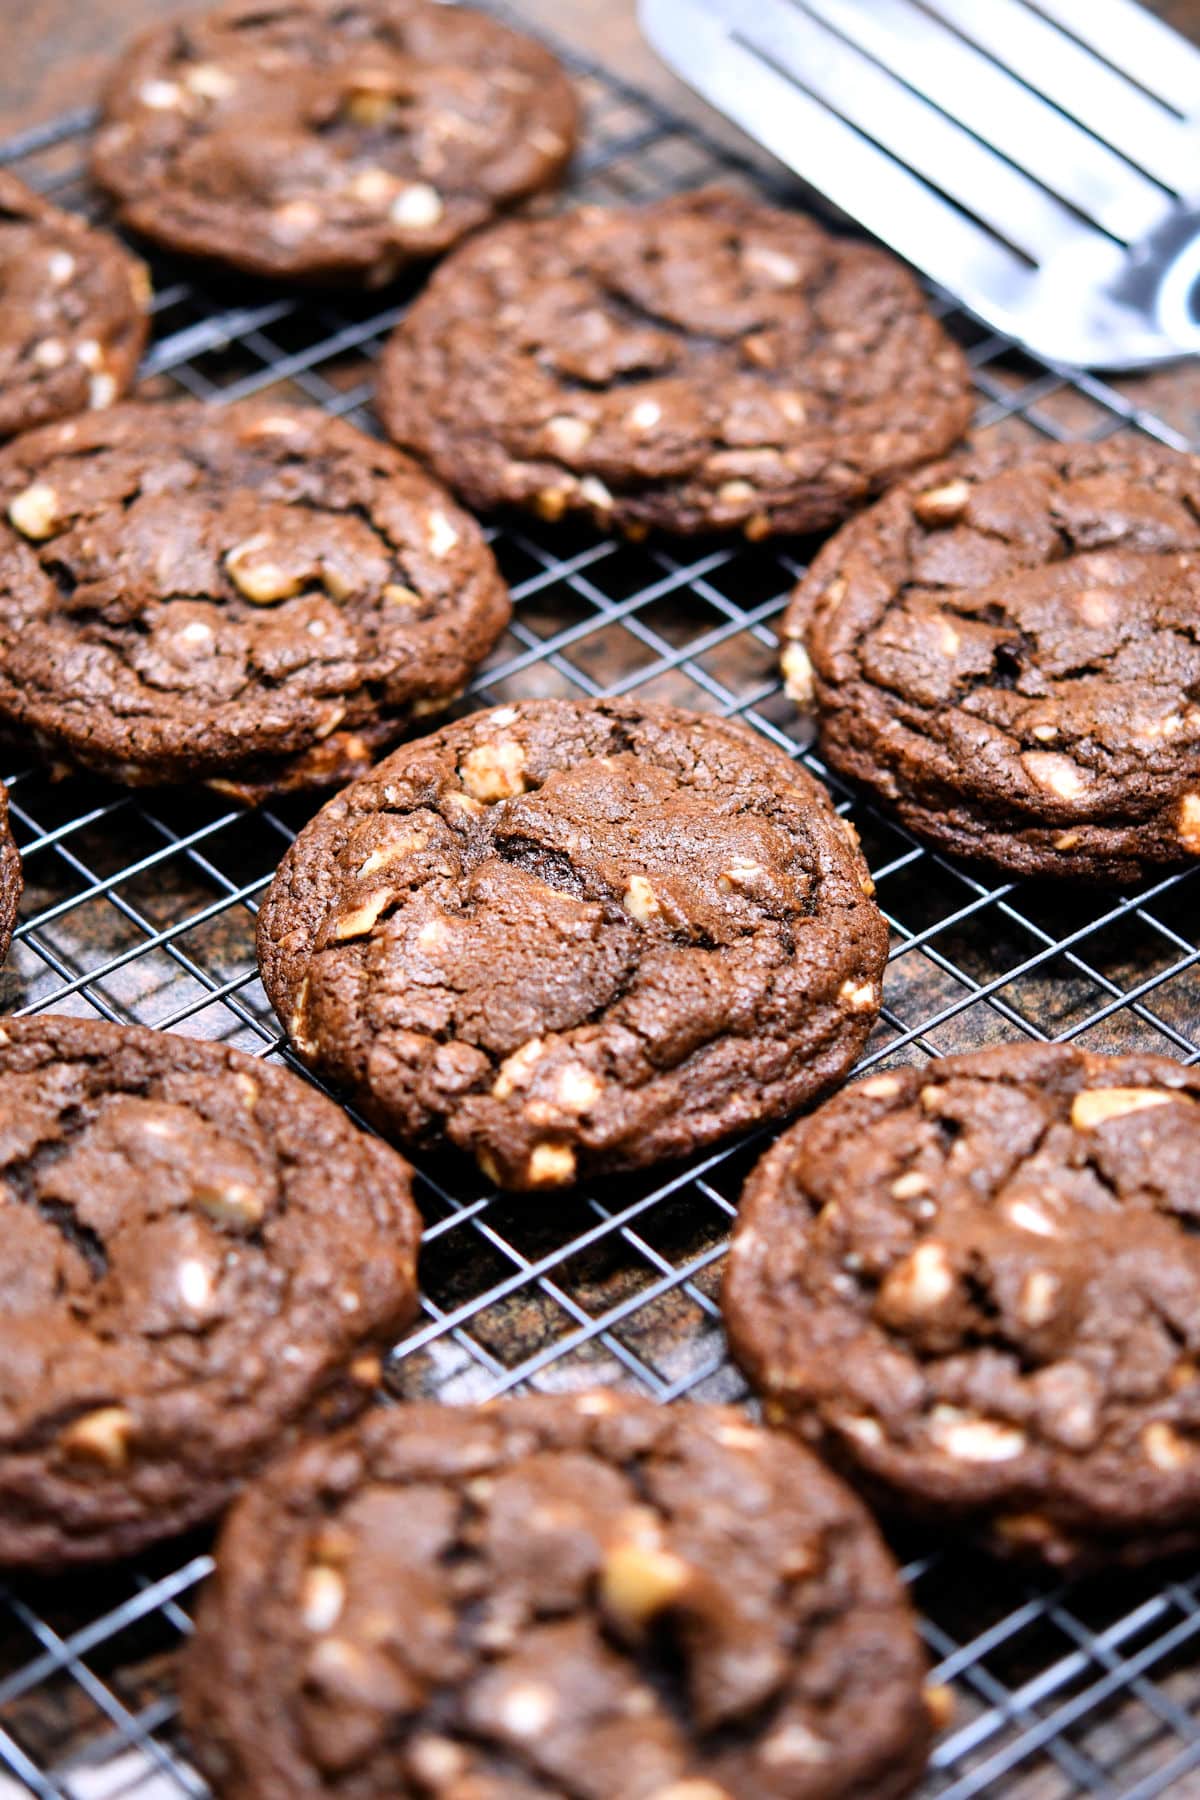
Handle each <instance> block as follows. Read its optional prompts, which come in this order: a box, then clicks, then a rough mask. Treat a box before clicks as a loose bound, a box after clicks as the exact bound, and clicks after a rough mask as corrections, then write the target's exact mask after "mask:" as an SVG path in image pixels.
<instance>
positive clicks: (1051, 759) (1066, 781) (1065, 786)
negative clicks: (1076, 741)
mask: <svg viewBox="0 0 1200 1800" xmlns="http://www.w3.org/2000/svg"><path fill="white" fill-rule="evenodd" d="M1021 764H1022V767H1023V768H1024V770H1025V773H1026V774H1027V775H1028V776H1029V779H1030V780H1031V781H1034V782H1036V783H1037V785H1038V787H1040V788H1045V789H1046V791H1047V792H1048V793H1051V794H1057V796H1058V798H1059V799H1060V800H1078V798H1079V796H1080V794H1082V793H1083V791H1084V789H1085V787H1086V786H1087V783H1086V781H1085V779H1084V775H1083V771H1082V769H1081V768H1080V767H1079V764H1078V763H1075V762H1072V761H1071V758H1070V757H1069V756H1060V755H1058V753H1057V752H1056V751H1053V750H1026V751H1025V753H1024V754H1023V756H1022V757H1021Z"/></svg>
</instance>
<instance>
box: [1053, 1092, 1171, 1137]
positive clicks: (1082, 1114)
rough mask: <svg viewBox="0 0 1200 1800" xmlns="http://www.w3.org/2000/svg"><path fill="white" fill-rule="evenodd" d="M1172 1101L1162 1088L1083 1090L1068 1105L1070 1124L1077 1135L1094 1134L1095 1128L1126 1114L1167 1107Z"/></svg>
mask: <svg viewBox="0 0 1200 1800" xmlns="http://www.w3.org/2000/svg"><path fill="white" fill-rule="evenodd" d="M1171 1098H1172V1096H1171V1095H1170V1094H1166V1093H1164V1092H1163V1090H1162V1088H1085V1089H1084V1091H1083V1093H1082V1094H1076V1096H1075V1098H1074V1100H1073V1101H1072V1102H1071V1123H1072V1125H1074V1127H1075V1129H1076V1131H1094V1130H1095V1129H1096V1127H1097V1125H1103V1124H1105V1123H1106V1122H1107V1121H1108V1120H1109V1119H1120V1118H1122V1117H1124V1115H1125V1114H1126V1113H1133V1112H1144V1111H1145V1110H1146V1108H1147V1107H1151V1106H1167V1105H1169V1104H1170V1101H1171Z"/></svg>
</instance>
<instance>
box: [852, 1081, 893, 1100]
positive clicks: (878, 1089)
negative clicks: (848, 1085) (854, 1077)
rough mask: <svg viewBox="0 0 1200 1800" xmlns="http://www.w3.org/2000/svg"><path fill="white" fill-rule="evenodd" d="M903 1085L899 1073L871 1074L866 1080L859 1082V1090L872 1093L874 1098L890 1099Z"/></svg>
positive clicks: (861, 1092) (863, 1092)
mask: <svg viewBox="0 0 1200 1800" xmlns="http://www.w3.org/2000/svg"><path fill="white" fill-rule="evenodd" d="M903 1085H904V1083H903V1082H902V1081H901V1079H900V1077H899V1075H870V1076H868V1077H867V1079H866V1081H860V1082H859V1084H858V1092H859V1093H860V1094H870V1095H871V1096H872V1098H873V1099H879V1100H890V1099H891V1098H892V1096H893V1095H894V1094H898V1093H899V1092H900V1089H901V1088H902V1087H903Z"/></svg>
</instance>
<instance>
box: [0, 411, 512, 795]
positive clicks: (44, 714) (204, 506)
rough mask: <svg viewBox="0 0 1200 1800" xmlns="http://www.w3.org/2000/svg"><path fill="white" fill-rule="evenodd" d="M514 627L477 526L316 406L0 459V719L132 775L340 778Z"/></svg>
mask: <svg viewBox="0 0 1200 1800" xmlns="http://www.w3.org/2000/svg"><path fill="white" fill-rule="evenodd" d="M508 617H509V604H508V597H507V593H506V591H505V588H504V584H503V582H502V581H501V580H500V576H499V574H498V573H497V570H496V565H495V562H494V560H493V558H492V555H491V552H490V551H489V550H488V548H487V546H486V544H485V543H484V541H483V536H482V534H481V532H480V530H479V528H478V526H477V525H476V524H475V522H474V520H473V519H470V518H468V517H467V515H466V514H465V513H463V512H460V511H459V509H458V508H457V507H456V506H455V505H454V504H453V503H452V502H451V500H450V499H449V497H448V495H446V494H445V493H444V492H443V490H442V489H441V488H440V487H438V486H437V484H436V483H435V482H433V481H431V480H430V479H429V478H428V477H427V476H425V475H423V474H422V473H421V471H420V470H419V469H417V468H415V467H414V465H413V464H412V463H410V462H409V461H408V460H407V458H405V457H403V456H400V455H399V454H398V453H397V452H396V451H394V450H392V449H391V448H390V447H389V446H387V445H383V444H378V443H376V442H375V441H374V440H373V439H371V438H368V437H366V436H364V435H363V433H362V432H359V431H355V430H354V429H353V427H352V426H350V425H347V424H344V423H343V422H341V421H340V420H337V419H331V418H328V417H327V416H326V415H325V414H324V413H322V412H318V411H317V410H315V409H312V408H308V409H300V408H295V407H283V406H273V405H269V404H264V403H263V402H246V403H243V404H241V405H239V406H231V407H229V408H228V409H218V408H216V407H210V406H204V405H202V404H200V403H198V402H195V401H185V402H183V403H181V404H179V405H173V406H162V405H154V404H136V403H131V404H128V405H125V406H121V407H117V408H115V409H114V410H113V411H112V412H110V413H106V414H103V415H99V414H97V415H94V416H89V417H86V418H82V419H77V420H71V421H68V422H66V423H63V424H59V425H48V426H44V427H43V428H42V429H41V430H39V431H34V432H27V433H26V434H25V435H24V436H23V437H20V438H18V439H16V441H15V442H13V443H12V444H9V445H8V446H7V447H6V448H5V449H4V450H3V451H0V718H3V720H4V721H5V722H6V723H7V724H8V725H9V726H10V727H16V728H17V729H19V730H21V731H22V732H25V733H29V734H32V736H33V737H34V739H35V741H36V742H37V743H38V744H39V745H40V747H41V748H42V750H43V751H44V752H46V753H48V754H49V755H50V756H52V757H60V758H62V759H63V760H64V761H65V762H67V763H68V764H81V765H84V766H86V767H88V768H92V769H96V770H98V771H99V772H100V773H101V774H104V775H108V776H110V777H112V778H113V779H115V780H118V781H124V782H129V783H133V784H141V783H154V782H171V781H183V780H186V779H189V778H197V779H207V780H209V781H211V782H212V784H213V785H214V786H218V787H220V788H221V789H222V790H223V791H227V792H230V793H233V794H235V795H237V796H238V797H239V798H243V799H246V800H254V799H257V798H259V797H261V796H262V795H264V794H270V793H274V792H280V791H282V790H285V789H288V788H303V787H319V786H322V785H329V784H332V783H335V782H338V781H348V780H349V779H350V778H351V777H352V776H353V775H356V774H358V773H360V772H361V771H362V770H363V769H364V768H366V767H367V766H368V765H369V764H370V763H371V761H372V760H373V758H374V756H375V754H376V753H377V752H378V751H379V750H380V749H381V748H383V747H385V746H386V745H387V744H389V743H394V742H395V740H396V738H397V737H399V736H400V734H401V732H402V730H403V728H404V725H405V724H406V722H407V721H408V720H409V719H410V718H411V717H412V716H413V715H414V714H418V713H422V712H436V711H439V710H440V709H441V706H442V704H443V703H444V702H446V701H448V700H449V699H451V698H452V697H453V696H454V695H455V694H456V693H458V692H459V690H460V689H461V688H462V687H463V685H464V683H465V682H466V680H467V677H468V675H469V674H470V671H471V669H472V667H473V665H474V664H475V663H476V662H477V661H478V660H479V659H480V657H482V656H483V655H485V654H486V652H487V651H488V650H489V649H490V648H491V646H492V644H493V642H494V641H495V639H496V637H497V636H498V634H499V633H500V631H501V630H502V629H503V627H504V625H505V624H506V623H507V621H508Z"/></svg>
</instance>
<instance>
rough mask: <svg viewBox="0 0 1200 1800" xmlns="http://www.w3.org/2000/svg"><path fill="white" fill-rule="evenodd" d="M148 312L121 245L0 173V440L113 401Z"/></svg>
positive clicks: (143, 283)
mask: <svg viewBox="0 0 1200 1800" xmlns="http://www.w3.org/2000/svg"><path fill="white" fill-rule="evenodd" d="M149 304H150V279H149V276H148V275H147V273H146V270H145V268H144V267H143V265H142V264H141V263H140V262H139V261H138V260H137V258H136V257H134V256H131V255H130V253H129V251H128V250H126V248H125V246H124V245H123V244H121V243H119V242H118V240H117V239H116V238H115V237H112V236H111V235H110V234H109V233H108V232H106V231H97V230H95V229H93V228H92V227H91V226H89V225H88V224H86V223H85V221H84V220H83V219H81V218H78V217H76V215H75V214H73V213H67V212H63V211H62V210H61V209H60V208H59V207H57V206H52V205H51V204H50V202H49V201H48V200H44V199H43V198H42V196H41V195H40V194H35V193H34V192H33V190H32V189H31V188H27V187H26V186H25V184H24V182H23V181H18V180H17V177H16V176H15V175H11V174H9V173H8V171H7V170H5V169H0V438H6V437H12V436H13V435H14V434H15V433H16V432H18V431H26V430H28V429H29V428H30V427H31V426H34V425H44V424H46V423H47V422H48V421H49V420H51V419H59V418H64V417H66V416H67V415H69V414H71V413H80V412H86V411H88V410H89V409H95V410H99V409H102V408H104V407H107V406H111V405H112V403H113V401H114V400H118V399H119V398H120V397H121V395H122V394H123V393H124V392H125V391H126V389H127V388H128V387H129V385H130V383H131V382H132V381H133V377H134V374H135V373H136V370H137V365H138V358H139V357H140V356H141V354H142V349H143V346H144V345H145V342H146V333H147V330H148V328H149V320H148V308H149Z"/></svg>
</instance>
